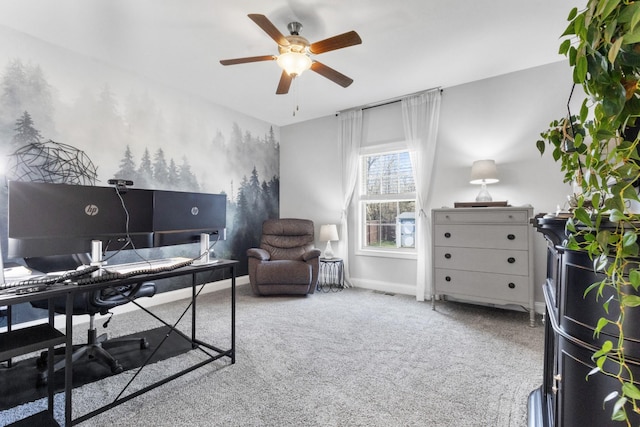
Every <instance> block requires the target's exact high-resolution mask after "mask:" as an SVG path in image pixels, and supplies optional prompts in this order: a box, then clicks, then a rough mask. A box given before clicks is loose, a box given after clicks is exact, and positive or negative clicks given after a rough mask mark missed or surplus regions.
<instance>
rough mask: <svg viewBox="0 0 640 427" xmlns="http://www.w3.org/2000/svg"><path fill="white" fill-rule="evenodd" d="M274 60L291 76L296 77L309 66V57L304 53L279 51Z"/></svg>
mask: <svg viewBox="0 0 640 427" xmlns="http://www.w3.org/2000/svg"><path fill="white" fill-rule="evenodd" d="M276 62H277V63H278V65H279V66H280V68H282V69H283V70H284V71H286V72H287V74H289V75H290V76H291V77H296V76H299V75H300V74H302V73H303V72H304V71H306V70H308V69H309V68H311V58H309V56H308V55H306V54H304V53H299V52H285V53H281V54H280V55H279V56H278V59H276Z"/></svg>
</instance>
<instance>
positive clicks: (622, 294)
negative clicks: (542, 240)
mask: <svg viewBox="0 0 640 427" xmlns="http://www.w3.org/2000/svg"><path fill="white" fill-rule="evenodd" d="M568 21H569V25H568V27H567V29H566V31H565V32H564V34H563V37H565V39H564V40H563V41H562V42H561V45H560V53H561V54H563V55H565V56H566V57H567V58H568V59H569V64H570V66H571V67H572V68H573V80H574V83H575V84H577V85H581V86H582V88H583V89H584V92H585V94H586V98H585V99H584V101H583V102H582V104H581V108H580V112H579V114H578V115H576V116H572V115H570V114H569V115H568V116H567V117H566V118H563V119H560V120H555V121H553V122H551V124H550V127H549V129H548V130H546V131H545V132H543V133H542V134H541V137H542V139H541V140H539V141H537V148H538V150H539V151H540V153H541V154H543V153H544V152H545V148H546V147H547V146H550V147H552V148H553V158H554V160H555V161H556V162H560V164H561V170H562V171H563V172H564V173H565V175H564V181H565V182H574V183H575V185H577V186H578V187H579V188H580V191H579V192H577V194H575V195H573V197H574V198H575V201H576V206H575V207H574V209H573V212H572V213H573V215H572V217H571V218H569V219H568V221H567V224H566V229H567V234H568V236H569V240H568V243H567V247H568V249H570V250H577V251H584V252H586V253H588V254H589V256H590V257H591V259H592V260H593V267H594V269H595V271H597V272H599V273H602V275H603V276H604V280H602V281H599V282H597V283H593V284H591V286H589V287H588V288H587V291H586V292H585V298H597V299H598V300H599V301H601V302H602V306H603V308H604V311H605V312H606V313H607V314H608V316H604V317H602V318H600V320H599V321H598V324H597V326H596V328H595V335H596V336H599V335H600V333H601V332H602V331H603V329H605V328H611V327H614V328H615V329H617V331H618V335H617V336H618V337H619V338H618V339H617V341H616V342H614V341H615V340H614V341H612V340H606V341H604V342H603V344H602V345H601V347H600V348H599V349H598V350H597V351H595V352H594V354H593V357H592V358H593V360H594V362H595V365H596V368H595V369H594V370H593V371H592V372H591V373H590V375H607V376H610V377H613V378H616V379H617V380H618V383H619V385H620V387H619V388H618V389H616V390H611V392H610V393H609V394H608V395H607V397H606V398H605V403H612V405H611V406H610V408H611V419H612V420H615V421H621V422H626V424H627V425H629V426H630V425H631V422H630V421H629V414H630V411H632V412H635V413H638V414H640V389H639V388H638V387H637V386H636V384H635V383H634V380H636V381H637V380H640V378H634V377H633V372H632V370H631V368H630V365H629V361H628V360H627V359H626V357H625V352H624V338H625V327H624V326H625V320H626V316H627V314H628V311H629V310H630V309H632V308H634V307H639V306H640V264H639V263H640V259H639V258H638V256H639V253H640V251H639V245H638V241H637V240H638V233H639V231H640V215H639V214H638V211H637V210H635V209H633V208H632V207H633V206H636V203H637V202H639V201H640V199H639V197H638V181H639V179H640V166H639V165H640V155H639V153H638V131H637V126H638V125H640V120H638V117H640V90H639V87H640V85H639V81H640V2H635V1H628V0H626V1H625V0H588V1H587V5H586V8H585V9H584V10H578V9H577V8H575V9H573V10H572V11H571V13H570V14H569V17H568ZM605 289H607V290H612V294H613V296H612V297H610V298H607V299H604V298H603V295H604V294H605V292H604V290H605ZM614 304H615V305H616V310H612V307H613V305H614ZM614 312H615V313H619V314H616V315H615V316H614V315H612V314H610V313H614Z"/></svg>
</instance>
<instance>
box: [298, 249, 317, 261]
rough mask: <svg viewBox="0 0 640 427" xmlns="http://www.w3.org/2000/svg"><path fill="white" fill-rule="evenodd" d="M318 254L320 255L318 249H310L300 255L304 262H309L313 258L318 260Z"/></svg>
mask: <svg viewBox="0 0 640 427" xmlns="http://www.w3.org/2000/svg"><path fill="white" fill-rule="evenodd" d="M320 254H321V252H320V249H315V248H314V249H311V250H308V251H307V252H305V253H304V254H303V255H302V259H303V260H305V261H309V260H312V259H314V258H319V257H320Z"/></svg>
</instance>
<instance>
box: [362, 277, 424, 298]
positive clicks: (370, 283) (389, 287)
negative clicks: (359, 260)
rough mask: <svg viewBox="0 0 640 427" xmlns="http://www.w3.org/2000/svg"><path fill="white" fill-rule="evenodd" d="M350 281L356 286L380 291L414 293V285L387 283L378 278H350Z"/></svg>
mask: <svg viewBox="0 0 640 427" xmlns="http://www.w3.org/2000/svg"><path fill="white" fill-rule="evenodd" d="M351 282H352V284H353V286H354V287H356V288H363V289H371V290H374V291H380V292H389V293H394V294H403V295H415V294H416V287H415V286H414V285H406V284H403V283H389V282H381V281H378V280H369V279H356V278H353V277H352V278H351Z"/></svg>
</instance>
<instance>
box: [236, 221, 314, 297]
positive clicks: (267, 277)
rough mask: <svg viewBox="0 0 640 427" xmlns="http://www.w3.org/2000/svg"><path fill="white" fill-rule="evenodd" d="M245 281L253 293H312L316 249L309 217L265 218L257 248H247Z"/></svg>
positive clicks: (311, 222)
mask: <svg viewBox="0 0 640 427" xmlns="http://www.w3.org/2000/svg"><path fill="white" fill-rule="evenodd" d="M247 256H248V257H249V282H250V283H251V288H252V289H253V292H254V293H256V294H257V295H277V294H301V295H306V294H312V293H314V292H315V290H316V284H317V283H318V268H319V258H320V249H316V248H315V247H314V229H313V221H310V220H308V219H294V218H286V219H268V220H266V221H265V222H264V223H263V224H262V237H261V239H260V248H251V249H248V250H247Z"/></svg>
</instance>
